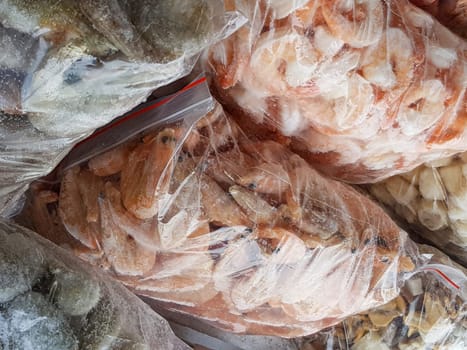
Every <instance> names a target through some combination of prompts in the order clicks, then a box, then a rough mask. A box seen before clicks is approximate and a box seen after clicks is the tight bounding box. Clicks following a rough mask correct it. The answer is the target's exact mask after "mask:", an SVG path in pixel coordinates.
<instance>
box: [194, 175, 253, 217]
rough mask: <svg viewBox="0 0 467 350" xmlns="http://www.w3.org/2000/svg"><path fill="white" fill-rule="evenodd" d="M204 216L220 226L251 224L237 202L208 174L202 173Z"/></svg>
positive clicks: (201, 186)
mask: <svg viewBox="0 0 467 350" xmlns="http://www.w3.org/2000/svg"><path fill="white" fill-rule="evenodd" d="M199 190H200V191H201V195H202V206H203V210H204V213H205V215H206V217H207V218H208V219H209V220H210V221H212V222H214V223H215V224H217V225H221V226H237V225H242V226H251V225H252V222H251V221H250V219H249V218H248V216H247V215H246V214H245V213H244V212H243V211H242V210H241V209H240V207H239V206H238V204H237V203H236V202H235V201H234V200H233V199H232V198H231V197H230V196H229V195H228V194H227V193H226V192H225V191H224V190H223V189H222V188H221V187H220V186H219V185H218V184H217V183H216V182H215V181H214V180H213V179H211V178H210V177H209V176H207V175H202V176H201V181H200V188H199Z"/></svg>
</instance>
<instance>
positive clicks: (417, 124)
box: [397, 79, 448, 136]
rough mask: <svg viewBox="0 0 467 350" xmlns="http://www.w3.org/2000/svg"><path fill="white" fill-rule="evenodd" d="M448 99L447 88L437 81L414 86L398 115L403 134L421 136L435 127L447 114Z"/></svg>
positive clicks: (405, 98)
mask: <svg viewBox="0 0 467 350" xmlns="http://www.w3.org/2000/svg"><path fill="white" fill-rule="evenodd" d="M447 97H448V93H447V89H446V87H445V86H444V84H443V83H442V82H441V81H440V80H437V79H431V80H425V81H422V82H420V83H419V84H417V85H414V86H412V87H411V88H410V89H409V90H408V92H407V94H406V95H405V96H404V98H403V99H402V102H401V106H400V107H399V112H398V114H397V122H398V123H399V125H400V127H401V131H402V133H403V134H405V135H407V136H413V135H419V134H420V133H421V132H423V131H424V130H426V129H428V128H430V127H431V126H433V125H434V124H435V123H436V122H437V121H438V120H439V119H440V118H441V117H442V116H443V114H444V112H445V100H446V99H447Z"/></svg>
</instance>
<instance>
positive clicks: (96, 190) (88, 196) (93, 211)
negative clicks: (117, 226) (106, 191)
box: [77, 169, 104, 222]
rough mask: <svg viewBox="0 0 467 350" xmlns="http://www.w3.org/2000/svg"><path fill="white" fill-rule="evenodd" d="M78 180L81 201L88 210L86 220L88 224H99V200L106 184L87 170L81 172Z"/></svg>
mask: <svg viewBox="0 0 467 350" xmlns="http://www.w3.org/2000/svg"><path fill="white" fill-rule="evenodd" d="M77 180H78V188H79V192H80V194H81V199H82V201H83V205H84V208H85V210H86V220H87V221H88V222H97V221H98V220H99V205H98V203H97V200H98V198H99V194H100V193H101V191H102V190H103V188H104V182H103V181H102V179H101V178H100V177H98V176H96V175H94V174H93V173H92V172H90V171H89V170H85V169H82V170H81V171H80V172H79V177H78V179H77Z"/></svg>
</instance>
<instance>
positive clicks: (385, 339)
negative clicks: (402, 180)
mask: <svg viewBox="0 0 467 350" xmlns="http://www.w3.org/2000/svg"><path fill="white" fill-rule="evenodd" d="M421 250H422V251H424V250H428V252H432V251H433V249H430V248H429V247H424V246H422V248H421ZM434 253H435V254H436V255H435V258H434V259H432V260H436V257H440V256H441V260H443V263H444V264H446V265H437V264H434V265H433V266H438V267H437V268H435V267H433V268H431V269H430V270H428V269H427V270H426V272H420V273H417V274H414V275H413V276H412V277H411V278H410V279H408V280H407V281H406V282H405V284H404V286H403V287H402V288H401V293H400V295H399V296H398V297H397V298H396V299H394V300H392V301H390V302H389V303H387V304H385V305H383V306H380V307H378V308H376V309H373V310H370V311H368V312H364V313H361V314H359V315H356V316H352V317H349V318H348V319H346V320H345V321H344V322H342V323H341V324H339V325H338V326H336V327H332V328H329V329H327V330H325V331H322V332H320V333H317V334H315V335H312V336H309V337H305V338H303V339H301V346H300V350H321V349H351V350H360V349H362V350H363V349H365V350H366V349H379V350H389V349H400V350H409V349H410V350H411V349H440V350H441V349H446V350H448V349H449V350H455V349H459V350H461V349H465V348H466V347H467V322H466V320H467V303H466V298H467V277H466V275H465V269H462V268H461V267H460V266H457V267H456V266H453V265H452V264H449V262H448V261H446V259H445V258H444V257H442V255H441V253H440V252H434ZM453 276H454V278H455V279H453Z"/></svg>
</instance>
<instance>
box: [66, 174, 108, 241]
mask: <svg viewBox="0 0 467 350" xmlns="http://www.w3.org/2000/svg"><path fill="white" fill-rule="evenodd" d="M79 175H80V168H79V167H74V168H72V169H69V170H68V171H67V172H66V173H65V174H64V176H63V179H62V183H61V187H60V195H59V201H58V213H59V216H60V218H61V219H62V222H63V225H64V226H65V228H66V230H67V231H68V233H69V234H70V235H72V236H73V237H74V238H75V239H77V240H78V241H80V242H81V243H82V244H84V245H85V246H87V247H89V248H91V249H96V248H97V247H98V242H97V238H96V237H97V234H98V231H99V229H98V227H97V226H96V224H95V223H93V222H88V221H87V219H86V217H87V210H86V208H85V206H84V204H83V200H82V195H81V192H80V188H79V182H80V177H79Z"/></svg>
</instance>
